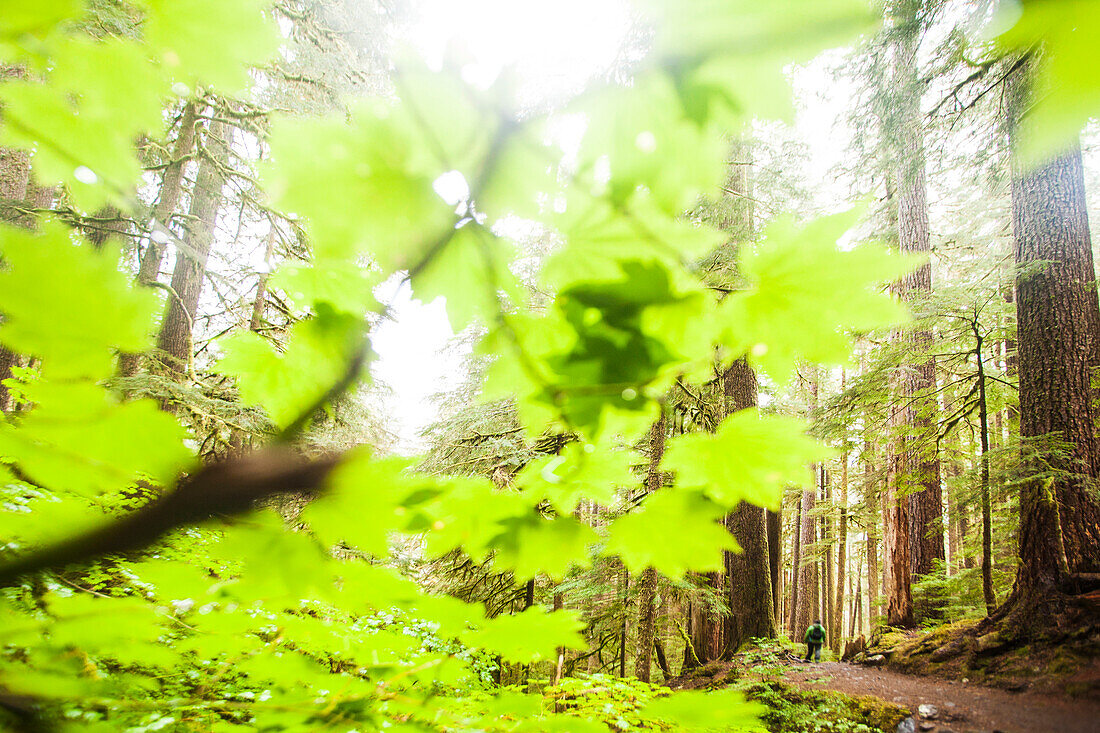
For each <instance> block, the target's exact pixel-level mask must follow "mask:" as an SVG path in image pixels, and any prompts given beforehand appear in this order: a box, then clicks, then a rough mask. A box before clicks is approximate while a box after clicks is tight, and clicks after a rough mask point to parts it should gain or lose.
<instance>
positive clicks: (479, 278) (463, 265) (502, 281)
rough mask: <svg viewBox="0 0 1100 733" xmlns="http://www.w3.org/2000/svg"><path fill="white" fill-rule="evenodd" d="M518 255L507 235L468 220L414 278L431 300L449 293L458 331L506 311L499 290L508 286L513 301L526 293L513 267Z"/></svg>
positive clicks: (448, 301) (418, 292)
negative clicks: (522, 289)
mask: <svg viewBox="0 0 1100 733" xmlns="http://www.w3.org/2000/svg"><path fill="white" fill-rule="evenodd" d="M513 255H514V251H513V250H512V248H511V247H510V246H509V244H508V243H507V242H506V241H505V240H503V239H501V238H500V237H497V236H495V235H493V233H492V232H490V231H489V230H487V229H484V228H483V227H481V226H480V225H479V224H477V223H475V222H473V221H468V222H466V223H465V225H464V226H462V227H460V228H459V229H458V231H457V232H456V233H455V235H454V236H453V237H451V240H450V242H448V243H447V245H446V246H445V247H444V248H443V250H442V251H441V252H440V253H439V254H437V255H436V256H435V257H433V258H432V260H431V261H430V262H429V263H428V265H427V266H426V267H424V268H423V269H422V270H421V271H420V272H419V273H418V274H417V275H416V276H415V277H413V279H412V289H413V293H414V295H415V296H416V297H417V298H419V299H420V300H422V301H423V302H425V303H430V302H431V301H432V300H434V299H435V298H437V297H440V296H442V297H443V298H445V299H446V307H447V316H448V318H449V319H450V322H451V328H452V329H453V330H454V331H455V332H456V333H457V332H458V331H461V330H462V329H464V328H466V326H468V325H470V324H471V323H473V322H474V321H480V322H481V323H491V322H492V321H493V320H494V319H495V318H496V317H497V316H498V315H499V314H500V310H501V306H500V303H499V301H498V291H499V290H501V289H505V290H507V292H508V293H509V294H510V295H511V296H512V298H513V300H516V299H518V298H519V297H520V296H519V288H518V286H517V283H516V281H515V276H514V275H512V273H511V272H510V271H509V269H508V264H509V263H510V262H511V261H512V257H513Z"/></svg>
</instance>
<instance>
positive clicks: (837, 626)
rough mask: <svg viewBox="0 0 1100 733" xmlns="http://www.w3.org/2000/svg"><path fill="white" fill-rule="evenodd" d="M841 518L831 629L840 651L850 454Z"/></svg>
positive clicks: (844, 467)
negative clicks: (835, 614)
mask: <svg viewBox="0 0 1100 733" xmlns="http://www.w3.org/2000/svg"><path fill="white" fill-rule="evenodd" d="M839 493H840V497H839V503H840V519H839V520H838V522H837V538H836V608H837V618H836V621H835V623H834V625H833V628H832V629H831V630H830V634H831V635H830V637H829V638H830V639H832V642H833V651H835V652H839V651H840V647H841V643H840V642H841V637H843V636H844V591H845V588H844V581H845V578H846V576H847V571H848V454H847V453H845V454H844V455H843V456H842V457H841V465H840V487H839Z"/></svg>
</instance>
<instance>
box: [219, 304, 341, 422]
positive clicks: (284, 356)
mask: <svg viewBox="0 0 1100 733" xmlns="http://www.w3.org/2000/svg"><path fill="white" fill-rule="evenodd" d="M361 328H362V324H361V321H360V319H359V318H358V317H357V316H352V315H348V314H344V313H338V312H336V311H334V310H332V309H331V308H329V307H319V308H318V310H317V314H316V315H315V316H314V317H312V318H309V319H307V320H305V321H301V322H299V323H297V324H295V325H294V327H293V328H292V329H291V335H290V340H289V341H288V342H287V346H286V351H285V352H284V353H280V352H279V351H277V350H276V348H275V347H274V346H273V345H272V344H271V343H270V342H269V341H267V340H266V339H264V338H263V337H261V336H260V335H259V334H256V333H254V332H252V331H241V332H238V333H236V334H233V335H232V336H229V337H227V338H224V339H221V340H220V341H219V342H218V343H219V345H220V347H221V348H222V349H223V350H224V352H225V355H224V356H223V357H222V358H221V359H220V360H219V361H218V364H217V367H216V369H217V371H218V372H220V373H221V374H227V375H230V376H233V377H236V378H237V383H238V385H239V387H240V391H241V399H242V401H244V403H245V404H249V405H261V406H263V408H264V409H265V410H266V411H267V414H268V415H270V416H271V419H272V420H273V421H274V422H275V423H276V424H277V425H286V424H289V423H290V422H291V420H293V419H294V418H296V417H298V415H299V413H300V412H301V411H302V410H303V409H304V408H306V407H307V406H308V405H310V404H312V403H313V402H314V401H315V400H317V399H319V398H320V397H321V396H323V395H324V394H325V392H326V391H327V390H328V389H329V387H330V386H331V385H333V384H335V383H336V381H337V380H338V379H340V377H341V376H342V374H343V373H344V371H345V370H346V369H347V364H348V362H349V360H350V359H351V357H352V355H353V354H354V353H355V351H356V350H358V349H359V348H360V345H359V339H360V338H361Z"/></svg>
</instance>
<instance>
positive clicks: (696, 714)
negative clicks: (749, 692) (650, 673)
mask: <svg viewBox="0 0 1100 733" xmlns="http://www.w3.org/2000/svg"><path fill="white" fill-rule="evenodd" d="M765 712H767V708H765V707H764V706H763V705H761V704H760V703H757V702H750V701H748V700H746V699H745V696H744V693H742V692H741V691H740V690H733V689H725V690H718V691H716V692H701V691H698V690H690V691H686V692H684V691H681V692H675V693H673V694H671V695H669V696H667V697H659V698H657V699H656V700H653V701H651V702H650V703H649V704H648V705H646V706H645V708H643V709H642V711H641V714H642V715H643V716H644V717H645V718H647V719H657V720H661V721H663V722H665V723H671V724H674V725H678V726H682V727H683V728H684V729H685V730H723V731H725V730H738V731H765V730H767V729H766V728H765V727H764V725H763V724H762V723H761V722H760V716H761V715H763V714H764V713H765Z"/></svg>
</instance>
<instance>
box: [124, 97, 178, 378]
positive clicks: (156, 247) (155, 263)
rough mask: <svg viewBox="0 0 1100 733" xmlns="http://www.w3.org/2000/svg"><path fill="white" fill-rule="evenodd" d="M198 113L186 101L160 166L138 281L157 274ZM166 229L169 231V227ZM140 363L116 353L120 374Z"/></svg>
mask: <svg viewBox="0 0 1100 733" xmlns="http://www.w3.org/2000/svg"><path fill="white" fill-rule="evenodd" d="M197 116H198V108H197V106H196V102H194V101H191V102H188V103H187V104H186V105H184V107H183V112H182V113H181V115H180V123H179V132H178V133H177V134H176V141H175V143H173V145H172V160H170V161H168V165H167V166H165V168H164V174H163V175H162V176H161V184H160V196H159V197H158V199H157V203H156V205H155V206H154V207H153V235H152V236H150V237H149V244H148V245H147V246H146V248H145V252H144V253H143V254H142V256H141V262H140V264H139V266H138V276H137V281H138V283H139V284H141V285H152V284H153V283H155V282H157V279H158V277H159V276H160V267H161V263H162V261H163V260H164V250H165V245H166V244H167V242H168V237H167V236H166V234H165V232H164V230H165V229H167V228H168V227H169V225H170V223H171V220H172V217H173V216H174V215H175V213H176V211H177V209H178V208H179V204H180V199H181V198H182V196H183V179H184V171H185V169H186V167H187V162H188V160H190V157H191V154H192V153H193V152H194V149H195V123H196V119H197ZM169 231H171V230H170V229H169ZM140 364H141V355H140V354H130V353H123V354H120V355H119V360H118V371H119V374H121V375H122V376H124V377H130V376H133V375H134V374H136V373H137V371H138V368H139V366H140Z"/></svg>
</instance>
